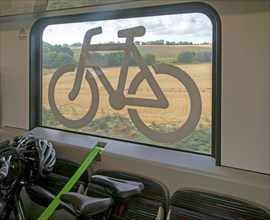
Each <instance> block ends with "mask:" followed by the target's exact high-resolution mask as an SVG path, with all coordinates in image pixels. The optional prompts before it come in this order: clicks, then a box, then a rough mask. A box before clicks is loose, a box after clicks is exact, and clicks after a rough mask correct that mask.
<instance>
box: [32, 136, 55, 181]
mask: <svg viewBox="0 0 270 220" xmlns="http://www.w3.org/2000/svg"><path fill="white" fill-rule="evenodd" d="M35 148H36V151H37V153H38V162H39V165H38V168H37V169H38V170H37V176H41V177H46V176H47V175H48V174H49V173H50V172H52V170H53V166H54V164H55V161H56V157H55V150H54V148H53V145H52V144H51V143H50V142H48V141H47V140H45V139H36V140H35Z"/></svg>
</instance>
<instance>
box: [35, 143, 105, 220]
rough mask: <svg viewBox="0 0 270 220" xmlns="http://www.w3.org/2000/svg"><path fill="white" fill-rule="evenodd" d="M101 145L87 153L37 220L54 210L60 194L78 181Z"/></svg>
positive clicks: (49, 214)
mask: <svg viewBox="0 0 270 220" xmlns="http://www.w3.org/2000/svg"><path fill="white" fill-rule="evenodd" d="M101 149H102V148H101V147H97V146H96V147H94V148H93V150H92V151H91V152H90V153H89V155H88V156H87V157H86V159H85V160H84V161H83V163H82V164H81V166H80V167H79V169H78V170H77V171H76V172H75V173H74V175H73V176H72V177H71V178H70V180H69V181H68V182H67V183H66V185H65V186H64V188H63V189H62V190H61V191H60V192H59V193H58V195H57V196H56V197H55V199H54V200H53V201H52V202H51V204H50V205H49V206H48V207H47V208H46V209H45V211H44V212H43V213H42V214H41V216H40V217H39V218H38V220H46V219H48V218H49V217H50V216H51V214H52V213H53V212H54V210H55V209H56V207H57V206H58V205H59V204H60V202H61V200H60V196H61V195H62V194H63V193H65V192H69V191H70V190H71V188H72V187H73V185H74V184H75V183H76V182H77V181H78V179H79V178H80V176H81V175H82V174H83V172H84V171H85V170H86V169H87V167H88V166H89V165H90V164H91V162H92V161H93V160H94V159H95V157H96V156H97V155H98V154H99V152H100V151H101Z"/></svg>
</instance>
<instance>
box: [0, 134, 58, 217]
mask: <svg viewBox="0 0 270 220" xmlns="http://www.w3.org/2000/svg"><path fill="white" fill-rule="evenodd" d="M54 163H55V150H54V149H53V146H52V144H51V143H49V142H47V140H41V139H35V138H34V137H33V135H32V134H28V135H26V136H25V137H23V136H18V137H15V138H14V142H13V143H12V144H10V142H9V141H4V142H2V143H0V164H1V167H0V205H1V206H0V219H1V220H7V219H15V220H25V219H26V217H25V212H24V208H23V203H22V199H21V197H20V193H21V190H22V188H23V187H24V186H26V185H28V184H32V183H34V182H35V180H36V179H37V178H38V177H39V176H43V177H45V176H46V175H47V174H48V173H50V172H51V171H52V168H53V165H54Z"/></svg>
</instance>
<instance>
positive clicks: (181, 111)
mask: <svg viewBox="0 0 270 220" xmlns="http://www.w3.org/2000/svg"><path fill="white" fill-rule="evenodd" d="M177 66H178V67H179V68H182V69H183V70H184V71H186V72H187V73H188V74H189V75H190V76H191V77H192V78H193V80H194V81H195V83H196V84H197V86H198V87H199V90H200V94H201V97H202V103H203V110H202V117H201V121H200V123H203V124H205V123H206V124H209V121H208V119H209V118H211V109H212V104H211V100H212V98H211V95H212V85H211V82H212V80H211V77H212V76H211V72H212V70H211V67H212V65H211V64H210V63H207V64H188V65H177ZM150 69H151V70H152V68H151V67H150ZM102 70H103V71H104V73H105V75H106V76H107V78H108V79H109V81H110V83H111V84H112V86H113V87H114V89H115V88H116V87H117V83H118V78H119V67H109V68H103V69H102ZM54 71H55V70H43V102H42V104H43V107H45V108H47V109H49V103H48V96H47V94H48V85H49V81H50V78H51V76H52V74H53V72H54ZM137 72H138V67H130V69H129V74H128V78H127V83H126V87H125V95H126V96H129V97H130V96H131V95H128V94H127V90H128V86H129V84H130V82H131V80H132V79H133V77H134V76H135V75H136V74H137ZM92 73H93V75H94V76H95V80H96V82H97V85H98V88H99V93H100V94H99V108H98V112H97V114H96V116H95V118H94V119H97V118H99V117H101V116H102V115H103V114H104V113H114V112H115V113H119V114H122V115H125V116H128V113H127V108H136V109H138V112H139V114H140V116H141V118H142V119H143V120H144V121H145V122H147V123H148V124H150V123H152V122H155V123H165V124H175V123H177V124H179V123H180V124H181V123H184V122H185V120H186V118H187V117H188V114H189V110H190V101H189V96H188V94H187V92H186V90H185V88H184V87H183V85H182V84H181V83H180V82H178V81H176V79H175V78H173V77H170V76H167V75H163V76H161V75H157V76H155V78H156V80H157V82H158V84H159V86H160V87H161V88H162V90H163V91H164V93H165V95H166V97H167V99H168V101H169V104H170V105H169V107H168V108H167V109H154V108H145V107H134V106H126V107H124V109H122V110H120V111H116V110H114V109H112V108H111V106H110V104H109V96H108V93H107V91H106V89H105V88H104V86H103V85H102V84H101V82H100V80H99V79H98V77H97V76H96V74H95V73H94V72H93V71H92ZM74 75H75V74H74V73H69V74H65V76H63V78H62V79H61V80H60V81H59V84H57V88H56V94H57V95H56V96H55V98H56V102H57V105H58V106H60V109H61V111H63V112H62V113H63V114H64V115H65V116H66V117H70V116H69V115H70V114H72V115H73V116H72V117H74V115H75V117H81V116H83V115H84V114H85V113H86V111H87V110H88V109H89V103H90V100H91V92H90V89H89V85H88V84H87V82H86V80H83V84H82V87H81V90H80V94H79V96H78V97H77V99H76V100H75V101H70V100H69V99H68V97H67V95H68V93H69V91H70V89H71V88H72V86H73V82H74ZM136 96H137V97H149V98H154V96H153V94H152V92H151V89H150V87H149V85H148V84H147V83H146V82H144V83H142V84H141V85H140V86H139V89H138V91H137V94H136ZM207 118H208V119H207Z"/></svg>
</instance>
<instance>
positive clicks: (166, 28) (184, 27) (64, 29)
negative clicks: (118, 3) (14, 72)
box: [43, 13, 212, 44]
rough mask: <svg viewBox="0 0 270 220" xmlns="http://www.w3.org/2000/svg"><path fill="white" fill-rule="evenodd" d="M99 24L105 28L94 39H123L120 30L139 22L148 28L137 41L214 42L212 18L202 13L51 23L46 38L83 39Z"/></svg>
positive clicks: (64, 41)
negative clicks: (118, 33)
mask: <svg viewBox="0 0 270 220" xmlns="http://www.w3.org/2000/svg"><path fill="white" fill-rule="evenodd" d="M98 26H101V27H102V31H103V32H102V34H100V35H98V36H95V37H93V40H92V42H93V43H104V42H108V41H115V42H117V41H120V42H123V39H121V38H118V37H117V32H118V31H119V30H121V29H125V28H131V27H135V26H144V27H145V28H146V34H145V35H144V36H143V37H138V38H135V40H137V41H154V40H164V41H175V42H179V41H188V42H193V43H203V42H209V43H212V24H211V21H210V20H209V18H208V17H207V16H206V15H204V14H200V13H191V14H181V15H163V16H155V17H142V18H129V19H118V20H107V21H90V22H82V23H72V24H59V25H50V26H48V27H46V28H45V30H44V33H43V41H46V42H48V43H50V44H73V43H77V42H80V43H82V42H83V37H84V34H85V32H86V31H87V30H89V29H91V28H95V27H98Z"/></svg>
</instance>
